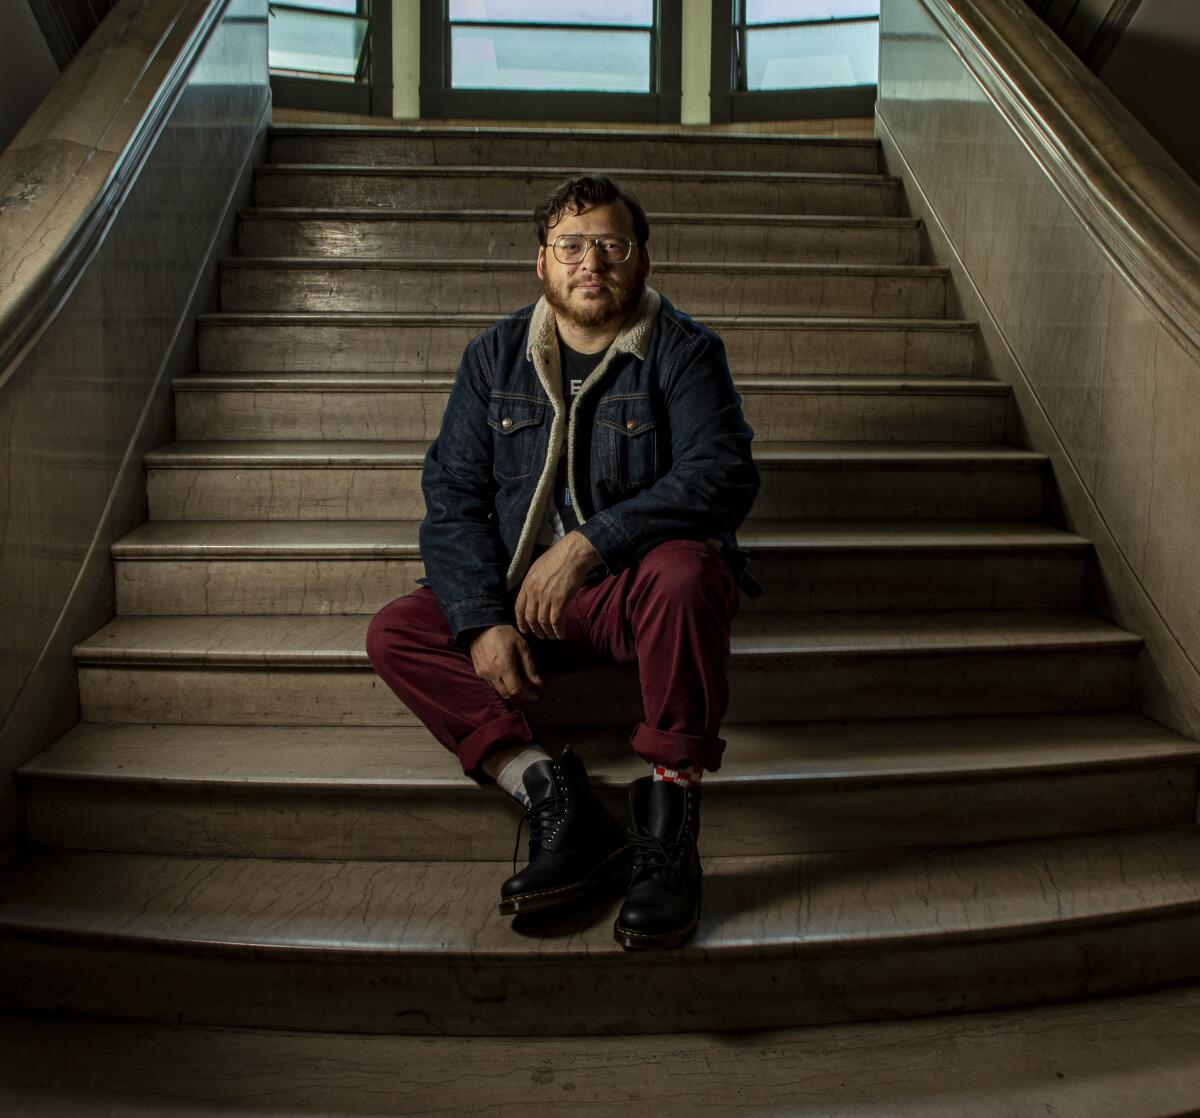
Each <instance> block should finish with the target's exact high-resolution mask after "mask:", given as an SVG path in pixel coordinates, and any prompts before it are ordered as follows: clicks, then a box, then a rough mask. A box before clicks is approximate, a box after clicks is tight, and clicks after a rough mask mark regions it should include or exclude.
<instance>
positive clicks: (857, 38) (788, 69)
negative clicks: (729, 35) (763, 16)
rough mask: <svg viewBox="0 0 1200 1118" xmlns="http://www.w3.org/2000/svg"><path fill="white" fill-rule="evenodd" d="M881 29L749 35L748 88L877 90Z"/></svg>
mask: <svg viewBox="0 0 1200 1118" xmlns="http://www.w3.org/2000/svg"><path fill="white" fill-rule="evenodd" d="M878 80H879V24H878V23H877V22H876V21H874V20H871V21H869V22H866V23H831V24H826V25H823V26H822V25H820V24H817V25H814V26H812V27H781V28H770V29H764V30H762V31H747V32H746V88H747V89H749V90H763V89H824V88H828V87H829V86H844V85H875V84H876V83H877V81H878Z"/></svg>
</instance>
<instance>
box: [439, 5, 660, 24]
mask: <svg viewBox="0 0 1200 1118" xmlns="http://www.w3.org/2000/svg"><path fill="white" fill-rule="evenodd" d="M463 19H471V20H479V21H481V22H484V23H605V24H610V23H617V24H622V23H623V24H628V25H631V26H634V27H650V26H651V25H652V24H653V22H654V0H575V2H574V3H572V4H547V3H545V0H450V21H451V22H452V23H453V22H455V21H457V20H463Z"/></svg>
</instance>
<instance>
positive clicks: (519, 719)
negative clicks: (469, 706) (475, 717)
mask: <svg viewBox="0 0 1200 1118" xmlns="http://www.w3.org/2000/svg"><path fill="white" fill-rule="evenodd" d="M532 744H533V731H532V730H530V728H529V722H528V721H527V720H526V718H525V715H524V714H522V713H521V712H520V711H519V710H510V711H509V712H508V713H507V714H504V715H501V716H500V717H499V718H493V719H492V721H491V722H485V723H484V724H483V725H482V726H480V727H479V728H478V729H477V730H472V731H471V733H469V734H468V735H467V736H466V737H465V738H463V740H462V741H460V742H459V743H458V760H459V762H460V764H461V765H462V769H463V772H464V773H466V774H467V776H471V777H474V778H475V779H476V780H478V779H479V778H480V775H481V770H480V767H479V766H480V765H481V764H482V763H483V759H484V758H485V757H486V756H487V755H488V754H489V753H491V752H492V750H493V749H499V748H501V747H502V746H509V745H532Z"/></svg>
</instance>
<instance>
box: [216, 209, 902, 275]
mask: <svg viewBox="0 0 1200 1118" xmlns="http://www.w3.org/2000/svg"><path fill="white" fill-rule="evenodd" d="M238 251H239V252H240V253H241V255H243V256H326V257H343V258H345V257H353V258H354V259H359V260H361V259H364V258H367V257H392V258H398V259H402V260H436V259H439V258H440V259H444V260H454V259H471V258H473V257H480V258H483V259H487V260H528V261H531V262H532V261H533V259H534V257H536V255H537V239H536V236H535V232H534V228H533V222H532V221H531V220H530V219H528V218H524V217H522V218H521V219H520V220H519V221H513V220H511V219H509V218H499V219H495V220H476V221H467V220H461V219H455V220H444V221H422V220H405V219H397V218H369V219H367V218H354V217H327V218H316V217H311V218H306V217H294V218H281V217H270V218H268V217H259V216H249V215H248V216H246V217H243V218H242V219H241V221H240V223H239V225H238ZM650 255H651V258H652V259H653V260H654V261H655V262H656V263H660V262H663V261H667V260H696V261H700V260H705V261H714V262H725V261H729V262H731V263H736V262H739V261H744V260H756V261H758V262H759V263H763V264H917V263H919V262H920V259H921V242H920V232H919V230H917V229H915V228H910V229H894V230H893V229H874V228H871V227H869V226H857V225H853V224H850V223H847V224H846V225H845V226H842V227H840V228H838V227H833V228H830V227H821V226H818V227H812V226H804V225H795V226H788V225H782V226H775V225H752V224H745V225H743V224H741V223H737V224H733V223H728V222H723V221H721V220H720V219H719V218H718V219H714V220H713V221H711V222H691V221H689V222H673V221H668V220H665V219H659V220H656V219H655V217H654V215H651V216H650Z"/></svg>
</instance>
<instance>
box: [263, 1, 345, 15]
mask: <svg viewBox="0 0 1200 1118" xmlns="http://www.w3.org/2000/svg"><path fill="white" fill-rule="evenodd" d="M279 2H280V3H281V4H290V5H292V7H295V8H312V9H314V10H315V11H318V12H340V13H341V14H342V15H347V16H356V15H358V0H279Z"/></svg>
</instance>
